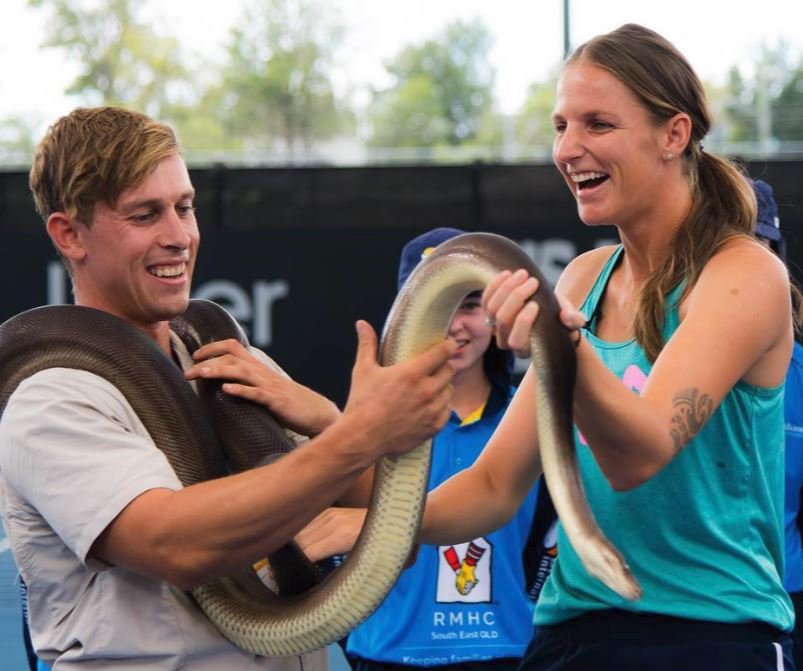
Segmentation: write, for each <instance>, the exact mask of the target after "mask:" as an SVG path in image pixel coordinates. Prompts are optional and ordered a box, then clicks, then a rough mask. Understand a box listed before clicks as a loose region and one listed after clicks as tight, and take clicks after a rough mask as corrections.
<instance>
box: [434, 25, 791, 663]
mask: <svg viewBox="0 0 803 671" xmlns="http://www.w3.org/2000/svg"><path fill="white" fill-rule="evenodd" d="M553 120H554V127H555V142H554V151H553V157H554V161H555V165H556V167H557V169H558V171H559V172H560V173H561V174H562V175H563V177H564V179H565V181H566V184H567V185H568V187H569V189H570V191H571V193H572V195H573V196H574V198H575V199H576V201H577V208H578V214H579V217H580V219H581V220H582V221H583V223H584V224H585V225H587V226H600V225H614V226H616V228H617V230H618V233H619V238H620V240H621V244H619V245H616V246H613V247H606V248H600V249H595V250H592V251H590V252H587V253H585V254H583V255H581V256H579V257H577V258H576V259H575V260H574V261H572V263H570V264H569V266H568V267H567V268H566V270H565V271H564V273H563V275H562V277H561V279H560V281H559V283H558V285H557V287H556V289H557V292H558V294H559V295H560V296H561V298H562V300H563V301H564V309H563V310H562V312H561V319H562V321H563V323H564V324H565V325H566V327H567V328H569V329H571V330H573V331H575V332H576V333H574V334H572V337H573V338H574V339H575V341H576V343H577V350H576V351H577V364H578V369H577V379H576V384H575V391H574V420H575V424H576V427H577V432H576V435H577V454H578V461H579V468H580V473H581V477H582V481H583V485H584V488H585V491H586V495H587V497H588V500H589V503H590V506H591V509H592V510H593V512H594V513H595V515H596V517H597V520H598V522H599V524H600V527H601V528H602V530H603V532H604V533H605V534H606V535H607V536H608V537H609V538H610V539H611V541H613V543H614V545H616V546H617V547H618V548H619V549H620V550H621V551H622V553H623V554H624V555H625V557H626V559H627V561H628V564H629V565H630V568H631V569H632V572H633V574H634V576H635V577H636V578H637V580H638V581H639V582H640V584H641V586H642V588H643V595H642V596H641V598H640V599H638V600H636V601H626V600H625V599H623V598H621V597H620V596H618V595H617V594H615V593H614V592H612V591H611V590H609V589H608V588H607V587H605V586H604V585H603V584H602V583H600V582H599V581H597V580H596V579H594V578H592V577H590V576H589V575H588V573H587V572H586V571H585V569H584V568H583V566H582V565H581V564H580V561H579V559H578V557H577V555H576V554H575V553H574V552H573V551H572V548H571V546H570V545H569V544H568V542H567V541H566V538H565V536H564V535H563V532H562V530H559V535H558V545H559V548H560V552H559V555H558V559H557V561H556V563H555V565H554V568H553V571H552V573H551V575H550V577H549V578H548V580H547V583H546V585H545V586H544V589H543V591H542V593H541V597H540V600H539V602H538V605H537V607H536V612H535V624H536V625H537V630H536V631H537V633H536V635H535V638H534V639H533V642H532V643H531V645H530V647H529V649H528V652H527V654H526V655H525V658H524V661H523V663H522V667H521V668H522V669H527V670H529V671H542V670H547V669H548V670H550V671H552V670H557V669H561V670H563V671H575V670H576V671H581V670H582V671H585V670H588V669H594V670H601V669H616V670H617V671H636V670H638V671H642V670H643V669H650V671H669V670H672V671H676V670H677V669H683V670H684V671H694V670H695V669H728V671H739V670H742V669H743V670H745V671H747V670H750V671H754V670H756V669H772V670H773V671H777V670H778V669H786V670H787V671H788V670H790V669H794V664H793V662H792V655H791V652H792V648H791V641H790V639H789V635H788V632H789V631H790V630H791V629H792V624H793V610H792V605H791V602H790V600H789V597H788V595H787V594H786V592H785V591H784V588H783V584H782V579H783V552H784V545H783V482H784V447H783V439H784V424H783V402H784V377H785V374H786V371H787V368H788V366H789V361H790V356H791V352H792V345H793V318H792V309H791V303H790V283H789V278H788V274H787V271H786V268H785V267H784V264H783V263H782V262H781V261H780V260H779V259H778V258H777V257H776V256H775V255H774V254H773V253H772V252H771V251H770V250H768V249H767V248H766V247H765V246H764V245H762V244H761V243H760V242H758V241H757V240H756V239H755V237H754V235H753V227H754V224H755V220H756V200H755V196H754V195H753V191H752V187H751V184H750V183H749V182H748V181H747V179H746V177H745V176H744V175H743V174H742V173H741V171H740V170H739V169H738V167H737V166H736V165H734V164H733V163H731V162H730V161H728V160H726V159H724V158H721V157H718V156H715V155H713V154H711V153H709V152H708V151H707V150H706V149H704V147H703V141H704V138H705V136H706V134H707V133H708V132H709V130H710V127H711V115H710V113H709V110H708V106H707V103H706V100H705V95H704V92H703V87H702V85H701V83H700V81H699V79H698V77H697V76H696V74H695V73H694V71H693V70H692V68H691V67H690V65H689V64H688V62H687V61H686V59H685V58H684V57H683V56H682V55H681V54H680V53H679V52H678V51H677V49H676V48H675V47H674V46H673V45H672V44H670V43H669V42H668V41H667V40H666V39H664V38H663V37H661V36H660V35H658V34H656V33H654V32H653V31H651V30H648V29H646V28H643V27H641V26H638V25H632V24H629V25H625V26H622V27H621V28H619V29H617V30H614V31H613V32H611V33H608V34H605V35H601V36H598V37H595V38H594V39H592V40H590V41H589V42H587V43H586V44H584V45H582V46H580V47H579V48H578V49H577V50H576V51H575V52H574V53H573V54H572V55H571V56H570V57H569V59H568V61H567V62H566V64H565V67H564V69H563V72H562V74H561V77H560V80H559V83H558V89H557V99H556V106H555V111H554V114H553ZM536 287H537V281H536V280H535V279H533V278H530V277H528V276H527V274H526V273H525V272H524V271H519V272H517V273H514V274H510V273H503V274H501V275H500V276H499V277H497V278H496V279H495V280H494V281H493V282H492V283H491V285H490V286H489V287H488V289H486V291H485V294H484V297H483V303H484V307H485V309H486V312H487V313H488V314H489V315H490V316H491V317H492V318H493V319H495V321H496V324H497V342H498V344H499V345H500V346H501V347H505V348H509V349H512V350H513V351H514V352H516V353H517V354H518V355H521V356H527V355H529V354H530V345H529V337H528V334H529V332H530V329H531V327H532V324H533V323H534V321H535V320H536V319H538V318H539V317H538V308H537V305H536V304H535V303H533V302H530V301H528V300H527V299H528V298H529V297H530V296H531V295H532V294H533V292H534V291H535V289H536ZM572 306H575V307H576V308H577V309H575V307H572ZM586 316H587V320H586ZM544 318H546V317H544ZM530 377H531V376H530V374H529V373H528V376H527V378H526V379H525V380H524V381H523V382H522V384H521V385H520V387H519V389H518V392H517V394H516V397H515V398H514V400H513V402H512V404H511V406H510V408H509V410H508V412H507V413H506V415H505V418H504V419H503V420H502V423H501V424H500V426H499V428H498V429H497V431H496V432H495V434H494V436H493V437H492V438H491V440H490V441H489V443H488V444H487V446H486V448H485V450H484V452H483V455H482V456H481V457H480V458H479V460H478V461H477V462H476V464H475V465H474V466H472V467H471V468H469V469H467V470H466V471H463V472H461V473H459V474H457V475H456V476H454V477H453V478H452V479H450V480H449V481H447V482H446V483H444V484H443V485H441V487H439V488H438V489H436V490H434V492H432V493H431V494H430V496H429V500H428V503H427V508H426V512H425V516H424V522H423V527H422V535H421V539H422V541H423V542H427V543H444V542H452V541H456V540H458V539H459V538H461V537H462V538H465V539H468V538H473V537H476V536H478V535H481V534H484V533H486V532H487V531H488V527H489V526H493V525H498V524H501V523H502V521H504V520H505V519H507V518H508V517H509V516H510V515H511V514H512V511H514V510H515V509H516V507H517V506H518V504H519V501H520V499H521V497H522V496H523V495H524V493H525V492H526V491H527V490H528V489H529V487H530V486H531V485H532V482H533V481H534V479H535V478H536V477H537V476H538V474H539V473H540V470H541V464H540V458H539V454H538V441H537V437H536V420H535V418H534V416H533V414H534V413H533V408H534V406H535V400H534V393H535V392H534V386H535V381H534V380H533V379H530ZM456 501H459V502H460V505H454V503H455V502H456ZM455 511H459V514H458V513H456V512H455Z"/></svg>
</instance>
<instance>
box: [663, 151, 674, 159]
mask: <svg viewBox="0 0 803 671" xmlns="http://www.w3.org/2000/svg"><path fill="white" fill-rule="evenodd" d="M673 158H675V155H674V154H673V153H672V152H670V151H668V152H666V153H665V154H664V161H671V160H672V159H673Z"/></svg>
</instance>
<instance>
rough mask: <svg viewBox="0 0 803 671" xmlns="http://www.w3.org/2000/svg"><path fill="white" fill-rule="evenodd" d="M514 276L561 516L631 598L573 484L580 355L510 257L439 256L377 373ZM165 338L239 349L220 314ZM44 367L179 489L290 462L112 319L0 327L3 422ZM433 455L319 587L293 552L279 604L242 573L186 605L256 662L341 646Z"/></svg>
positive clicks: (264, 430)
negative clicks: (530, 317)
mask: <svg viewBox="0 0 803 671" xmlns="http://www.w3.org/2000/svg"><path fill="white" fill-rule="evenodd" d="M517 268H525V269H527V270H528V272H530V274H532V275H534V276H536V277H539V278H540V280H541V286H540V288H539V290H538V291H537V293H536V294H535V296H533V300H536V301H537V302H538V303H539V305H540V306H541V313H542V317H541V318H540V319H538V320H537V322H536V325H535V327H534V328H533V333H532V345H533V369H534V373H535V377H536V381H537V382H536V385H537V389H536V395H537V407H536V412H537V416H538V427H539V443H540V449H541V458H542V462H543V467H544V474H545V477H546V480H547V484H548V486H549V490H550V493H551V494H552V497H553V500H554V503H555V507H556V509H557V511H558V514H559V516H560V518H561V521H562V524H563V526H564V529H565V530H566V533H567V536H568V538H569V540H570V542H571V543H572V546H573V548H574V549H575V551H576V552H577V553H578V555H579V556H580V558H581V560H582V561H583V564H584V565H585V566H586V568H587V570H588V571H589V572H590V573H591V574H592V575H595V576H596V577H598V578H599V579H601V580H602V581H603V582H605V584H607V585H608V586H609V587H610V588H611V589H613V590H615V591H617V592H618V593H619V594H621V595H622V596H624V597H626V598H629V599H634V598H638V596H639V594H640V590H639V588H638V585H637V583H636V582H635V580H634V579H633V577H632V575H631V574H630V572H629V570H628V568H627V565H626V564H625V562H624V560H623V559H622V557H621V555H620V554H619V552H618V551H617V550H616V549H615V548H614V547H613V546H612V545H611V544H610V543H609V542H608V541H607V540H606V539H605V537H604V536H603V535H602V533H601V531H600V530H599V528H598V526H597V525H596V522H595V521H594V518H593V515H592V514H591V511H590V510H589V508H588V505H587V503H586V500H585V495H584V493H583V490H582V485H581V483H580V480H579V476H578V473H577V464H576V458H575V454H574V443H573V439H572V418H571V399H572V388H573V383H574V371H575V354H574V349H573V347H572V345H571V341H570V337H569V334H568V332H567V331H566V330H565V329H564V328H563V327H562V326H560V324H559V322H558V319H557V314H558V311H559V307H558V303H557V300H556V298H555V296H554V294H553V293H552V290H551V289H550V287H549V284H548V282H547V281H546V280H545V278H544V277H543V276H542V274H541V273H540V271H539V270H538V268H537V267H536V266H535V264H534V263H533V262H532V261H531V260H530V258H529V257H528V256H527V255H526V254H525V253H524V252H523V251H522V250H521V249H520V248H519V247H518V246H517V245H516V244H515V243H513V242H511V241H510V240H508V239H507V238H504V237H502V236H499V235H495V234H490V233H466V234H463V235H460V236H457V237H455V238H453V239H451V240H449V241H447V242H445V243H443V244H442V245H440V246H439V247H438V248H437V249H436V251H435V252H434V253H432V254H431V255H429V256H428V257H427V258H426V259H425V260H424V261H422V262H421V263H420V264H419V266H418V267H417V268H416V269H415V270H414V271H413V273H412V274H411V275H410V277H409V278H408V280H407V282H406V283H405V285H404V286H403V287H402V289H401V291H400V292H399V294H398V296H397V297H396V301H395V302H394V304H393V307H392V308H391V311H390V313H389V315H388V318H387V320H386V323H385V327H384V329H383V333H382V339H381V343H380V352H379V359H380V363H381V364H382V365H392V364H394V363H397V362H400V361H404V360H407V359H408V358H410V357H413V356H415V355H416V354H418V353H420V352H422V351H423V350H425V349H426V348H427V347H429V346H430V345H432V344H433V343H435V342H436V341H438V340H440V339H442V338H444V336H445V334H446V333H447V330H448V326H449V323H450V322H451V319H452V316H453V314H454V312H455V310H456V308H457V306H458V305H459V304H460V302H461V300H462V299H463V297H464V296H465V295H466V294H468V293H469V292H472V291H476V290H480V289H483V288H484V287H485V286H486V285H487V284H488V282H489V281H490V279H491V278H492V277H493V276H494V275H496V274H497V273H499V272H500V271H502V270H505V269H508V270H515V269H517ZM171 327H172V329H173V330H174V331H175V332H176V333H177V334H178V335H179V336H180V337H181V338H182V339H183V340H184V341H185V343H186V344H187V346H188V347H189V349H190V350H191V351H192V350H194V349H195V348H196V347H198V346H200V345H202V344H204V343H206V342H211V341H213V340H218V339H223V338H231V337H234V338H238V339H240V340H241V341H244V336H243V334H242V331H241V330H240V328H239V327H238V326H237V324H236V322H234V320H233V319H232V318H231V317H230V316H229V315H228V313H226V312H225V311H224V310H222V309H221V308H218V307H217V306H215V305H214V304H213V303H210V302H208V301H198V300H193V301H190V306H189V308H188V310H187V312H186V313H185V314H183V315H181V316H180V317H177V318H176V319H175V320H174V321H173V322H172V324H171ZM52 367H65V368H78V369H83V370H87V371H89V372H92V373H94V374H97V375H99V376H101V377H103V378H105V379H107V380H109V381H110V382H111V383H112V384H114V385H115V386H116V387H117V388H118V389H119V390H120V391H121V393H122V394H123V395H124V396H125V397H126V399H127V400H128V402H129V403H130V404H131V406H132V408H133V409H134V411H135V412H136V413H137V415H138V416H139V417H140V419H141V420H142V422H143V424H144V425H145V427H146V429H147V430H148V432H149V434H150V436H151V438H152V439H153V441H154V443H155V444H156V445H157V446H158V447H159V448H160V449H161V450H162V451H163V452H164V453H165V455H166V456H167V458H168V460H169V462H170V464H171V466H172V467H173V469H174V470H175V472H176V474H177V476H178V477H179V479H180V480H181V482H182V483H183V484H184V485H185V486H187V485H191V484H193V483H196V482H200V481H203V480H208V479H211V478H216V477H221V476H223V475H225V474H226V473H229V472H231V471H232V470H235V471H236V470H242V469H244V468H251V467H253V466H254V465H257V464H259V463H261V462H262V461H263V460H264V459H265V458H266V457H270V458H276V457H280V456H281V454H283V453H286V452H287V451H288V450H289V449H292V443H291V442H290V441H289V439H288V438H287V437H286V436H285V435H284V432H283V431H282V430H281V427H279V426H278V424H276V422H275V421H274V420H273V419H272V417H271V416H270V414H269V413H268V412H267V411H265V410H264V409H263V408H260V407H258V406H255V405H254V404H251V403H248V402H245V401H239V400H237V399H231V398H227V397H225V395H224V394H222V392H220V390H219V388H218V386H217V385H215V384H212V385H211V386H209V387H208V388H206V389H201V391H200V397H201V402H200V403H199V402H198V397H197V396H196V395H195V394H194V393H193V391H192V389H191V387H190V386H189V385H188V384H187V383H186V381H185V380H184V377H183V375H182V374H181V372H180V371H179V369H178V368H177V367H176V366H175V365H173V364H172V362H170V361H169V359H168V358H167V357H165V356H164V354H163V352H162V351H161V350H160V349H159V348H158V347H157V346H156V344H155V343H154V342H153V341H152V340H151V339H149V338H148V337H146V336H145V335H143V334H142V333H140V332H139V331H137V330H136V329H134V328H132V327H130V326H129V325H127V324H126V323H125V322H123V321H122V320H120V319H118V318H116V317H114V316H112V315H110V314H108V313H105V312H101V311H99V310H94V309H92V308H88V307H79V306H66V305H61V306H46V307H40V308H34V309H32V310H27V311H25V312H22V313H20V314H19V315H17V316H15V317H12V318H11V319H9V320H8V321H7V322H5V323H4V324H3V325H2V326H0V412H2V410H3V409H4V408H5V406H6V403H7V402H8V399H9V397H10V396H11V394H12V393H13V392H14V390H15V389H16V388H17V386H18V385H19V383H20V382H21V381H22V380H24V379H25V378H27V377H29V376H31V375H33V374H35V373H36V372H38V371H40V370H44V369H46V368H52ZM210 418H212V419H211V420H210ZM430 446H431V441H427V442H425V443H423V444H422V445H420V446H418V447H416V448H415V449H413V450H412V451H411V452H409V453H407V454H405V455H402V456H394V457H386V458H384V459H382V460H380V462H379V463H378V464H377V468H376V476H375V484H374V489H373V492H372V496H371V502H370V506H369V510H368V514H367V517H366V521H365V524H364V527H363V530H362V532H361V534H360V536H359V538H358V540H357V543H356V545H355V547H354V548H353V550H352V551H351V552H350V553H349V555H348V557H347V559H346V561H345V562H344V563H343V564H342V565H341V566H340V567H339V568H337V569H336V570H335V571H334V572H332V573H331V574H330V575H328V576H327V577H326V578H324V579H323V580H318V576H317V575H316V572H315V567H313V566H311V565H310V564H309V562H304V559H303V558H299V557H297V553H296V552H295V551H294V549H293V546H292V544H289V545H288V546H287V548H284V549H283V552H282V553H278V554H277V555H276V556H271V562H272V563H273V562H275V563H276V564H277V565H282V564H284V565H289V566H290V568H289V569H287V570H286V573H287V574H289V578H290V579H293V578H297V579H298V580H297V581H296V583H297V584H295V585H294V586H291V587H289V588H287V590H286V592H285V591H281V596H280V595H277V594H275V593H274V592H273V591H271V590H269V589H267V588H266V587H265V586H264V585H263V584H262V582H261V581H260V580H259V579H258V577H257V576H256V573H255V572H254V571H253V570H252V568H251V567H244V568H243V570H242V571H240V572H239V573H238V574H237V575H234V576H229V577H225V578H222V579H219V580H216V581H214V582H211V583H209V584H206V585H203V586H201V587H198V588H196V589H194V590H193V591H192V595H193V597H194V598H195V600H196V601H197V602H198V604H199V605H200V607H201V608H202V609H203V610H204V612H205V613H206V614H207V616H208V617H209V618H210V620H211V621H212V622H213V623H214V624H215V626H216V627H217V628H218V629H219V630H220V631H221V633H222V634H223V635H224V636H226V637H227V638H228V639H229V640H231V641H232V642H233V643H234V644H235V645H237V646H239V647H241V648H243V649H245V650H248V651H251V652H253V653H256V654H261V655H271V656H283V655H293V654H300V653H303V652H307V651H310V650H313V649H316V648H320V647H322V646H325V645H328V644H329V643H331V642H333V641H336V640H339V639H340V638H342V637H343V636H345V635H346V634H348V632H349V631H351V630H352V629H353V628H354V627H355V626H357V625H358V624H359V623H360V622H361V621H362V620H364V619H365V618H366V617H368V616H369V615H370V614H371V613H372V612H373V611H374V609H375V608H376V607H377V606H378V605H379V603H380V602H381V601H382V599H384V597H385V595H386V594H387V593H388V591H389V590H390V589H391V587H392V586H393V584H394V582H395V581H396V579H397V578H398V575H399V573H400V572H401V571H402V569H403V567H404V563H405V561H406V559H407V557H408V555H409V552H410V551H411V549H412V548H413V547H414V545H415V539H416V534H417V532H418V527H419V524H420V520H421V515H422V512H423V502H424V499H425V493H426V485H427V479H428V473H429V456H430V454H429V453H430ZM266 514H269V512H266ZM287 556H289V557H290V563H289V564H288V563H287V562H286V561H285V560H286V559H287ZM294 558H295V560H297V561H298V563H293V561H294ZM280 559H281V561H280Z"/></svg>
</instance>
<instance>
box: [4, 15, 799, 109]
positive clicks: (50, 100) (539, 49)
mask: <svg viewBox="0 0 803 671" xmlns="http://www.w3.org/2000/svg"><path fill="white" fill-rule="evenodd" d="M84 1H86V0H84ZM94 1H96V2H97V1H102V0H94ZM330 1H331V2H332V3H333V4H334V5H335V6H336V7H337V8H338V9H339V10H340V12H341V14H342V16H343V19H344V21H345V23H346V25H347V27H348V41H347V42H346V44H345V45H344V48H343V51H342V52H341V58H340V70H339V72H340V76H341V77H343V79H344V80H345V79H348V80H349V81H350V82H351V83H352V84H353V85H355V86H357V87H358V90H359V88H360V87H362V90H364V91H365V90H367V87H368V85H373V86H382V85H383V84H384V83H386V81H387V80H386V79H385V77H386V75H385V73H384V68H383V63H384V62H386V61H388V60H389V59H391V58H392V57H393V56H394V55H395V54H396V53H397V52H398V51H399V50H400V49H401V48H402V47H403V46H406V45H408V44H411V43H420V42H421V41H423V40H425V39H428V38H430V37H433V36H436V35H437V34H438V33H440V32H442V31H443V29H444V27H445V26H446V25H447V24H448V23H450V22H451V21H454V20H455V19H472V18H475V17H479V18H480V19H482V20H483V21H484V23H485V24H486V25H487V26H488V28H489V30H490V31H491V33H492V35H493V36H494V46H493V49H492V52H491V60H492V64H493V65H494V67H495V70H496V84H497V86H496V96H497V100H498V101H499V104H500V108H501V110H502V111H503V112H506V113H514V112H515V111H516V110H517V109H518V107H519V106H520V105H521V104H522V102H523V100H524V98H525V95H526V90H527V86H528V84H530V83H532V82H535V81H539V80H543V79H545V78H546V76H547V74H548V73H549V72H550V70H551V69H553V68H554V67H555V66H556V65H557V64H558V63H559V62H560V59H561V57H562V54H563V0H394V1H390V0H330ZM245 2H246V0H226V1H225V2H221V1H220V0H161V1H159V0H143V4H144V12H143V16H145V17H148V19H149V20H150V21H152V22H153V25H154V28H155V30H156V31H157V32H158V33H160V34H175V36H176V37H178V38H179V40H180V41H181V43H182V44H183V45H184V46H185V48H186V49H187V52H188V53H190V54H194V55H195V56H196V57H197V59H198V63H203V62H205V59H209V58H215V57H217V56H220V55H221V54H222V50H223V45H224V44H225V41H226V39H227V36H228V30H229V28H230V27H231V25H232V24H233V23H234V22H235V21H236V20H237V18H238V17H239V16H240V15H241V12H242V10H243V7H244V5H245ZM570 5H571V10H570V27H571V41H572V44H573V45H575V46H576V45H577V44H579V43H581V42H582V41H584V40H586V39H588V38H590V37H592V36H593V35H596V34H599V33H602V32H607V31H608V30H612V29H614V28H616V27H617V26H619V25H621V24H623V23H627V22H636V23H642V24H644V25H646V26H648V27H650V28H652V29H654V30H656V31H658V32H659V33H661V34H663V35H664V36H665V37H667V38H668V39H670V40H671V41H672V42H674V44H675V45H676V46H677V47H678V48H679V49H680V50H681V51H682V52H683V53H684V54H685V55H686V57H687V58H688V59H689V61H690V62H691V64H692V66H693V67H694V68H695V69H696V70H697V72H698V73H699V74H700V76H701V77H703V78H704V79H705V80H707V81H711V82H713V83H721V82H723V81H724V79H725V74H726V72H727V70H728V68H729V67H730V66H732V65H734V64H735V65H739V66H740V67H741V68H743V70H744V71H749V70H750V67H751V62H752V61H753V60H754V59H755V55H756V54H757V52H758V50H759V47H760V45H761V44H762V43H764V44H767V45H769V46H774V45H776V44H777V43H778V42H779V41H780V40H784V41H785V42H786V43H787V44H788V45H789V47H790V50H791V52H792V53H793V54H797V55H799V54H801V53H803V30H801V28H800V27H801V26H802V25H803V1H801V0H762V1H761V2H760V3H736V2H725V1H724V0H672V2H657V1H655V0H606V1H605V2H599V1H598V0H571V1H570ZM759 6H760V8H761V14H760V15H759V14H758V13H757V11H756V9H757V7H759ZM47 16H48V12H47V11H46V10H42V9H31V8H28V7H27V2H26V0H0V72H2V76H1V77H0V118H1V117H4V116H7V115H10V114H19V115H24V116H26V117H28V118H30V119H32V120H36V119H42V120H46V121H48V122H49V121H51V120H53V119H55V118H56V117H58V116H60V115H61V114H63V113H65V112H67V111H69V110H70V109H71V108H72V107H74V106H75V105H76V104H77V102H78V101H76V100H75V99H73V98H69V97H66V96H64V95H63V93H62V92H63V90H64V89H65V87H66V86H67V85H68V84H69V82H70V81H71V79H72V78H73V77H74V76H75V74H76V71H75V69H74V68H72V67H70V66H69V64H68V63H65V62H64V57H63V55H62V54H60V53H59V52H58V51H56V50H53V49H42V48H41V47H40V45H41V43H42V41H43V39H44V26H45V22H46V19H47Z"/></svg>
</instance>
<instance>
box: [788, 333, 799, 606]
mask: <svg viewBox="0 0 803 671" xmlns="http://www.w3.org/2000/svg"><path fill="white" fill-rule="evenodd" d="M784 420H785V428H786V499H785V504H784V533H785V545H786V560H785V564H786V566H785V569H786V570H785V577H784V587H785V588H786V589H787V590H788V591H789V592H803V548H801V542H800V521H799V519H798V518H799V517H800V496H801V491H803V345H801V344H800V343H798V342H796V343H795V349H794V352H793V353H792V362H791V364H790V365H789V372H788V373H787V375H786V396H785V397H784Z"/></svg>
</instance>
